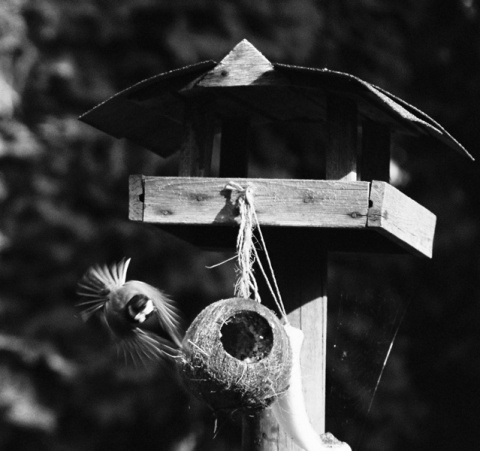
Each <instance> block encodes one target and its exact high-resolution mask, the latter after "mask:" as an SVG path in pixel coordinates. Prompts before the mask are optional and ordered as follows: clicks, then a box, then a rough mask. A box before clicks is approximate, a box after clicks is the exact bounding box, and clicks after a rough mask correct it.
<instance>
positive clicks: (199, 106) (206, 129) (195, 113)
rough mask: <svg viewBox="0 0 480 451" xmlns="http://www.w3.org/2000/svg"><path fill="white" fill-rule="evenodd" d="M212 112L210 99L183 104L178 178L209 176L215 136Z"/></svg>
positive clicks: (189, 100) (193, 100)
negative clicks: (183, 115)
mask: <svg viewBox="0 0 480 451" xmlns="http://www.w3.org/2000/svg"><path fill="white" fill-rule="evenodd" d="M213 111H214V109H213V100H212V99H208V100H206V99H204V98H194V99H188V100H187V101H186V102H185V113H184V114H185V118H184V127H183V143H182V147H181V149H180V161H179V175H180V176H184V177H188V176H192V177H205V176H207V175H209V174H210V167H211V162H212V148H213V136H214V134H215V117H214V112H213Z"/></svg>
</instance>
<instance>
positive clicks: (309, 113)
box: [81, 40, 471, 450]
mask: <svg viewBox="0 0 480 451" xmlns="http://www.w3.org/2000/svg"><path fill="white" fill-rule="evenodd" d="M81 120H83V121H84V122H86V123H88V124H91V125H92V126H94V127H96V128H98V129H100V130H102V131H104V132H106V133H108V134H110V135H113V136H115V137H117V138H127V139H129V140H131V141H133V142H135V143H137V144H139V145H141V146H144V147H146V148H147V149H150V150H151V151H153V152H155V153H157V154H158V155H160V156H162V157H170V156H171V155H173V154H174V153H177V154H178V158H179V170H178V177H151V176H148V177H147V176H143V175H132V176H130V214H129V217H130V219H131V220H133V221H141V222H146V223H151V224H156V225H158V226H159V227H161V228H162V229H164V230H167V231H169V232H172V233H174V234H176V235H178V236H181V237H183V238H185V239H188V240H189V241H191V242H193V243H195V244H198V245H200V246H202V247H207V248H224V247H232V244H234V243H235V235H236V231H237V229H238V227H237V226H238V222H239V218H238V210H237V209H236V208H235V205H236V203H235V200H236V199H235V198H234V197H235V193H233V192H232V191H229V190H226V189H225V185H226V183H227V182H229V181H232V182H235V183H236V184H238V185H240V186H246V185H247V184H248V185H249V186H251V187H252V188H253V189H254V192H255V207H256V211H257V215H258V221H259V224H260V225H261V227H262V230H263V231H264V233H265V235H266V236H267V242H268V245H269V251H270V253H271V255H272V260H273V261H274V265H275V270H276V273H277V279H278V280H279V284H280V289H281V291H282V293H283V297H284V299H285V301H286V309H287V311H288V313H289V319H290V322H291V323H292V324H293V325H295V326H297V327H299V328H300V329H302V330H303V332H304V334H305V342H304V345H303V348H302V355H301V365H302V371H303V376H304V377H303V386H304V391H305V393H306V395H307V396H306V400H307V411H308V415H309V417H310V420H311V422H312V424H313V426H314V427H315V429H316V430H317V432H318V433H323V432H324V425H325V365H326V363H325V362H326V358H325V357H326V355H325V354H326V319H327V296H326V270H327V253H328V251H334V250H344V251H350V252H365V251H367V252H368V251H382V252H398V251H399V250H400V249H401V250H403V251H407V252H410V253H412V254H416V255H420V256H425V257H431V256H432V246H433V238H434V231H435V222H436V217H435V215H434V214H433V213H431V212H430V211H428V210H427V209H426V208H425V207H423V206H422V205H420V204H418V203H417V202H415V201H414V200H413V199H411V198H409V197H407V196H406V195H405V194H403V193H402V192H400V191H399V190H398V189H396V188H395V187H393V186H392V185H390V184H389V178H390V175H389V167H390V145H391V137H392V134H393V133H404V134H408V135H413V136H426V137H429V138H431V139H433V140H435V141H436V142H437V143H439V144H441V145H443V146H446V147H449V148H451V149H453V150H456V151H457V152H459V153H460V154H463V155H465V156H467V157H470V155H469V154H468V152H467V151H466V150H465V149H464V148H463V147H462V146H461V144H459V143H458V142H457V141H456V140H455V139H454V138H453V137H452V136H451V135H450V134H449V133H448V132H447V131H446V130H444V129H443V128H442V127H441V126H440V125H439V124H438V123H436V122H435V121H434V120H433V119H431V118H430V117H428V116H427V115H426V114H424V113H422V112H421V111H419V110H418V109H416V108H414V107H412V106H411V105H409V104H408V103H406V102H404V101H403V100H401V99H399V98H397V97H395V96H393V95H392V94H390V93H388V92H386V91H385V90H383V89H381V88H378V87H376V86H373V85H371V84H369V83H367V82H365V81H363V80H361V79H359V78H357V77H354V76H352V75H349V74H345V73H341V72H335V71H331V70H328V69H312V68H305V67H296V66H290V65H286V64H274V63H271V62H270V61H268V60H267V59H266V58H265V57H264V56H263V55H262V54H261V53H260V52H259V51H258V50H257V49H256V48H255V47H253V46H252V45H251V44H250V43H249V42H248V41H246V40H244V41H242V42H240V43H239V44H238V45H237V46H236V47H235V48H233V50H232V51H231V52H230V53H229V54H228V55H227V56H226V57H225V58H224V59H223V60H221V61H220V62H219V63H216V62H214V61H205V62H201V63H198V64H194V65H192V66H188V67H184V68H181V69H177V70H173V71H171V72H167V73H163V74H160V75H157V76H154V77H152V78H150V79H148V80H145V81H142V82H140V83H138V84H136V85H134V86H132V87H130V88H128V89H126V90H124V91H122V92H120V93H118V94H116V95H115V96H113V97H112V98H110V99H109V100H107V101H105V102H104V103H102V104H100V105H98V106H97V107H95V108H94V109H92V110H91V111H89V112H87V113H86V114H84V115H83V116H82V117H81ZM270 123H279V124H282V123H289V124H305V123H309V124H313V125H314V126H315V127H318V128H319V129H322V130H325V132H326V144H325V146H324V148H319V149H318V159H319V160H320V159H321V160H322V161H323V162H324V164H323V165H322V167H324V170H323V171H322V173H319V174H318V175H317V176H316V177H315V179H311V180H303V179H271V178H248V173H247V172H248V158H249V155H248V136H249V131H250V130H252V129H253V128H254V127H257V126H262V125H263V124H270ZM215 135H217V136H220V137H221V138H220V139H221V144H220V150H219V152H220V157H219V159H220V162H219V168H218V171H217V172H218V173H213V170H212V149H213V148H214V142H215V139H214V138H215ZM470 158H471V157H470ZM282 279H284V280H288V282H289V283H286V284H284V285H282ZM292 280H294V281H295V283H294V284H292ZM244 424H245V428H244V437H243V441H244V449H246V450H253V449H255V450H266V449H268V450H280V449H282V450H283V449H287V446H292V445H287V444H288V443H289V440H290V439H289V438H288V437H287V436H286V435H285V434H284V433H283V432H282V431H281V430H280V431H279V429H278V427H276V426H275V422H274V419H273V418H271V415H270V413H269V410H268V409H267V410H265V411H263V412H262V413H259V414H256V415H253V416H249V417H247V418H246V419H245V422H244ZM288 449H294V448H288Z"/></svg>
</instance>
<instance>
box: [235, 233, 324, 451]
mask: <svg viewBox="0 0 480 451" xmlns="http://www.w3.org/2000/svg"><path fill="white" fill-rule="evenodd" d="M263 233H264V236H265V240H266V243H267V246H268V251H269V254H270V257H271V260H272V264H273V269H274V271H275V276H276V278H277V282H278V284H279V289H280V292H281V295H282V298H283V301H284V303H285V307H286V309H287V312H288V318H289V321H290V323H291V324H292V325H293V326H295V327H298V328H299V329H301V330H302V331H303V332H304V334H305V340H304V342H303V347H302V353H301V368H302V385H303V392H304V396H305V403H306V408H307V412H308V415H309V418H310V421H311V423H312V426H313V427H314V428H315V430H316V431H317V432H318V433H319V434H321V433H323V432H325V374H326V368H325V362H326V359H325V356H326V354H325V352H326V342H327V334H326V320H327V296H326V281H327V250H326V246H325V242H324V239H323V238H322V237H319V235H318V234H308V233H307V234H306V233H298V234H295V236H294V237H289V235H288V233H289V232H287V231H285V230H282V229H281V228H280V229H278V228H272V229H268V230H264V231H263ZM315 235H316V236H315ZM264 263H265V262H264ZM265 265H266V263H265ZM265 265H264V266H265ZM292 280H295V284H292V283H291V281H292ZM261 296H262V301H263V302H264V303H265V304H266V305H268V306H269V307H270V308H272V309H276V307H275V306H274V305H272V301H271V295H270V292H269V291H268V290H267V289H262V290H261ZM242 445H243V446H242V450H243V451H300V448H299V447H297V446H296V445H295V444H294V443H293V441H292V440H291V438H290V437H289V436H288V435H287V434H286V433H285V431H283V430H281V429H280V428H279V426H278V424H277V421H276V420H275V417H274V416H273V414H272V411H271V409H266V410H264V411H262V412H259V413H258V414H256V415H254V416H249V415H248V414H246V415H245V417H244V421H243V433H242Z"/></svg>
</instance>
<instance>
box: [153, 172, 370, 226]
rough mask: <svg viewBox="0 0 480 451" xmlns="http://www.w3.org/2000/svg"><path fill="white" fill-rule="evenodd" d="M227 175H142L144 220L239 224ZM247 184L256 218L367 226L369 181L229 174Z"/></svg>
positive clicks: (264, 221) (272, 223) (287, 223)
mask: <svg viewBox="0 0 480 451" xmlns="http://www.w3.org/2000/svg"><path fill="white" fill-rule="evenodd" d="M229 181H230V179H228V178H190V177H145V178H144V187H145V197H144V203H145V205H144V216H143V220H144V221H145V222H149V223H157V224H192V225H208V224H238V223H239V219H240V218H239V216H238V211H237V210H236V206H235V204H236V201H237V198H238V196H239V193H238V192H236V191H234V192H231V191H230V190H228V189H226V188H225V187H226V185H227V184H228V182H229ZM233 181H234V182H236V183H238V184H239V185H240V186H242V187H246V186H250V187H251V189H252V190H253V193H254V199H255V209H256V212H257V215H258V219H259V222H260V224H261V225H262V226H263V225H267V226H291V227H340V228H343V227H345V228H362V227H366V216H367V213H368V194H369V185H370V184H369V183H367V182H336V181H326V180H283V179H244V178H242V179H234V180H233Z"/></svg>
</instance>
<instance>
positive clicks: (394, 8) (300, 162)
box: [0, 0, 480, 451]
mask: <svg viewBox="0 0 480 451" xmlns="http://www.w3.org/2000/svg"><path fill="white" fill-rule="evenodd" d="M479 33H480V16H479V12H478V2H477V1H476V0H416V1H413V0H392V1H389V2H384V1H381V0H357V1H348V0H324V1H316V0H282V1H278V0H257V1H255V2H251V1H248V0H236V1H233V0H230V1H228V0H223V1H220V0H210V1H208V0H195V1H194V0H172V1H168V0H115V1H114V0H81V1H78V0H2V2H1V3H0V327H1V329H0V415H1V416H0V424H1V427H0V449H2V450H36V451H41V450H55V451H57V450H62V451H73V450H100V449H102V450H103V449H105V448H106V447H110V448H112V449H116V450H118V451H120V450H125V451H126V450H133V449H142V450H145V451H147V450H175V451H188V450H225V449H231V450H234V449H239V448H238V447H239V445H238V443H239V421H238V419H236V418H234V417H232V418H230V419H224V418H220V419H219V421H218V426H219V431H218V433H217V435H216V437H213V435H214V434H213V431H214V425H215V418H214V416H213V415H212V414H211V413H210V412H209V411H208V410H207V409H206V408H205V406H203V405H202V404H201V403H199V402H197V401H195V400H194V399H192V398H191V397H190V396H189V395H187V394H186V393H184V391H183V390H182V389H181V388H180V386H179V385H178V383H177V382H176V380H175V377H174V376H173V375H172V374H170V373H168V372H165V371H159V370H158V369H156V368H155V367H152V368H137V369H135V368H130V367H128V366H125V365H123V363H122V362H119V361H118V360H117V358H116V353H115V349H114V347H113V346H112V343H111V342H110V340H109V337H108V336H107V335H106V334H105V331H103V329H102V328H101V327H100V324H99V323H98V322H96V321H95V320H93V321H91V322H90V323H87V324H84V323H83V322H81V321H80V319H79V318H78V312H77V310H76V308H75V304H76V302H78V300H77V298H76V295H75V286H76V282H77V280H78V279H79V278H80V276H81V275H82V274H83V272H84V271H85V270H86V268H87V267H88V266H90V265H91V264H94V263H102V262H112V261H115V260H119V259H120V258H121V257H122V256H124V255H126V256H129V257H132V259H133V260H132V261H133V263H132V265H131V270H130V274H129V275H130V277H131V278H137V279H141V280H144V281H146V282H149V283H151V284H153V285H156V286H158V287H160V288H162V289H164V290H165V291H167V292H168V293H170V294H171V296H172V297H173V298H174V299H176V300H177V301H178V302H179V304H180V305H181V308H182V310H183V311H184V314H185V317H186V319H187V321H189V320H191V319H192V318H193V317H194V316H195V314H196V313H198V311H199V310H200V309H201V308H202V306H204V305H205V304H206V303H209V302H213V301H215V300H217V299H221V298H222V297H229V296H230V295H231V294H232V283H233V269H232V266H231V265H223V266H220V267H217V268H215V269H212V270H207V269H206V268H205V266H206V265H209V264H212V263H217V262H219V261H221V260H222V259H223V258H224V256H223V255H220V254H214V253H206V252H201V251H200V250H198V249H195V248H193V247H191V246H190V245H188V244H185V243H183V242H181V241H179V240H177V239H173V238H171V237H170V236H168V235H166V234H162V233H161V232H159V231H158V230H155V229H153V228H150V227H148V226H144V225H141V224H139V223H131V222H129V221H128V220H127V214H128V189H127V184H128V183H127V179H128V175H129V174H134V173H143V174H146V175H161V174H171V173H172V168H171V165H170V164H169V162H168V161H167V162H166V161H163V160H162V159H161V158H160V157H157V156H155V155H153V154H151V153H149V152H148V151H146V150H144V149H141V148H138V147H137V146H135V145H133V144H131V143H128V142H124V141H118V140H114V139H112V138H110V137H109V136H106V135H105V134H102V133H100V132H98V131H96V130H94V129H92V128H91V127H88V126H86V125H84V124H82V123H80V122H79V121H78V119H77V117H78V115H80V114H81V113H83V112H85V111H86V110H88V109H89V108H91V107H93V106H94V105H95V104H97V103H99V102H101V101H103V100H105V99H106V98H108V97H110V96H111V95H113V94H114V93H115V92H117V91H119V90H121V89H123V88H126V87H128V86H130V85H132V84H134V83H136V82H138V81H140V80H142V79H144V78H147V77H149V76H152V75H155V74H157V73H160V72H164V71H168V70H171V69H174V68H177V67H180V66H184V65H187V64H191V63H195V62H199V61H202V60H205V59H213V60H217V61H218V60H220V59H221V58H223V56H224V55H225V54H226V53H228V51H229V50H230V49H231V48H232V47H233V46H234V45H235V44H236V43H238V42H239V41H240V40H242V39H244V38H246V39H248V40H249V41H250V42H252V44H254V45H255V46H256V47H257V48H258V49H259V50H261V51H262V52H263V53H264V54H265V55H266V56H267V58H269V59H270V60H271V61H274V62H284V63H288V64H298V65H303V66H312V67H325V66H326V67H328V68H330V69H335V70H340V71H345V72H349V73H351V74H354V75H356V76H358V77H360V78H363V79H365V80H366V81H369V82H371V83H374V84H377V85H379V86H381V87H382V88H385V89H387V90H389V91H391V92H392V93H394V94H396V95H398V96H399V97H401V98H404V99H405V100H407V101H409V102H411V103H412V104H414V105H415V106H417V107H418V108H420V109H422V110H424V111H425V112H426V113H427V114H430V115H431V116H432V117H434V118H435V119H437V120H438V121H439V122H440V123H441V124H442V125H444V126H445V127H446V128H447V130H449V131H450V132H451V133H452V134H453V135H454V136H455V137H457V138H458V139H459V140H460V141H461V142H462V143H463V144H464V145H465V146H466V147H467V149H468V150H469V151H470V152H471V153H473V154H474V155H477V156H478V143H479V142H480V136H479V134H480V127H478V120H479V117H480V111H479V110H480V84H479V82H478V80H479V79H480V39H479ZM292 133H294V132H292V131H290V130H288V128H287V129H286V130H282V135H279V134H278V133H274V132H272V133H267V134H266V135H265V136H263V137H262V140H263V143H262V144H263V145H262V148H263V149H266V150H264V153H263V154H262V153H258V154H256V155H254V167H253V169H252V173H253V174H268V176H282V177H283V176H301V177H303V178H307V176H312V174H311V173H310V172H309V170H310V171H311V168H312V167H313V168H315V167H316V165H318V162H316V158H315V145H313V144H312V143H311V142H309V138H308V134H307V135H305V134H300V135H295V134H292ZM299 142H301V143H302V145H303V148H304V149H306V150H303V151H302V152H296V149H295V146H294V145H292V143H299ZM271 149H275V150H276V152H275V153H272V152H271V151H270V150H271ZM393 155H394V163H395V165H394V166H393V168H392V169H393V170H392V183H395V184H397V186H399V188H400V189H402V190H403V191H404V192H405V193H407V194H408V195H410V196H411V197H413V198H414V199H415V200H417V201H418V202H420V203H422V204H423V205H425V206H426V207H427V208H429V209H430V210H432V211H433V212H434V213H435V214H437V216H438V226H437V235H436V240H435V248H434V258H433V260H432V261H426V260H422V259H419V258H415V257H409V256H405V255H402V256H383V255H353V254H352V255H348V254H344V255H340V254H337V255H333V256H332V257H331V264H330V273H329V278H330V288H329V290H330V306H331V307H330V317H329V331H330V342H329V357H328V359H329V365H330V370H329V375H328V384H329V385H328V386H329V397H328V400H327V403H328V411H329V416H328V419H327V429H328V430H330V431H332V432H334V433H335V434H336V435H338V436H339V437H341V438H343V439H345V440H347V441H349V442H350V443H351V444H352V445H353V446H354V449H355V450H360V449H363V450H375V451H376V450H384V451H385V450H391V451H394V450H405V449H409V450H412V451H414V450H418V451H420V450H422V451H426V450H435V451H440V450H447V449H449V450H450V449H452V448H453V447H455V448H459V449H460V448H463V449H476V447H477V446H478V442H479V439H480V434H479V429H478V425H477V421H478V420H477V419H478V418H479V416H480V408H479V400H480V392H479V389H478V380H479V379H480V352H479V349H480V347H479V338H480V336H479V335H480V332H479V331H480V328H479V327H478V324H479V323H480V307H479V302H478V301H479V299H480V277H479V275H480V258H479V257H480V252H479V248H480V236H479V233H480V209H479V208H478V207H479V205H480V202H479V201H480V199H479V196H480V179H479V177H478V171H477V166H476V164H475V163H471V162H469V161H467V160H466V159H465V158H462V157H460V156H459V155H457V154H454V153H453V152H450V151H447V150H445V149H440V148H438V146H437V145H436V144H432V142H429V141H426V140H412V139H407V138H399V139H398V140H397V142H396V144H395V148H394V152H393ZM279 161H280V162H281V164H279ZM305 264H308V262H305ZM292 283H295V282H294V281H292ZM394 337H395V340H394V342H393V346H392V347H391V353H390V358H389V360H388V362H387V364H386V365H385V366H384V362H385V354H386V353H387V351H388V350H389V348H390V346H391V344H392V339H393V338H394ZM380 375H382V379H381V383H380V384H378V385H377V382H378V380H379V376H380ZM374 394H375V397H374V398H372V396H373V395H374Z"/></svg>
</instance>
